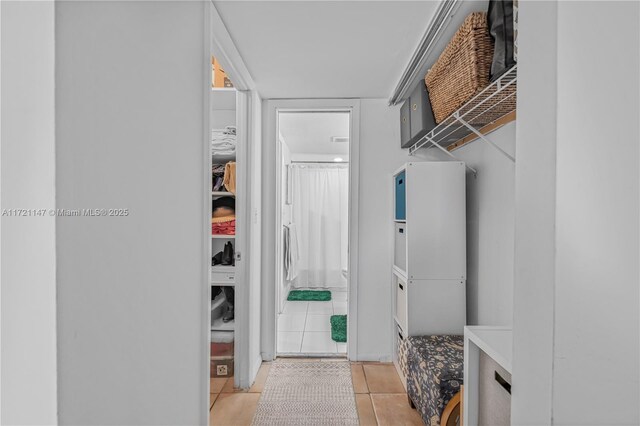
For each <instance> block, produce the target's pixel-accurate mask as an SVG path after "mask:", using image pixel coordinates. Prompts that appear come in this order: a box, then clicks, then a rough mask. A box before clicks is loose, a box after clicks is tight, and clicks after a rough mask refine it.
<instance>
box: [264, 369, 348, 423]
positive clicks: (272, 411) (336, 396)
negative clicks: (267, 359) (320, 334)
mask: <svg viewBox="0 0 640 426" xmlns="http://www.w3.org/2000/svg"><path fill="white" fill-rule="evenodd" d="M253 425H254V426H272V425H292V426H294V425H295V426H300V425H314V426H315V425H319V426H320V425H326V426H333V425H358V412H357V410H356V403H355V395H354V393H353V385H352V383H351V365H350V364H349V362H348V361H304V360H286V359H280V360H277V361H275V362H273V364H271V368H270V369H269V376H268V377H267V381H266V383H265V386H264V390H263V391H262V395H261V396H260V401H259V402H258V408H257V409H256V414H255V416H254V418H253Z"/></svg>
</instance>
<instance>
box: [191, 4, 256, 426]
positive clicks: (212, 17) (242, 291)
mask: <svg viewBox="0 0 640 426" xmlns="http://www.w3.org/2000/svg"><path fill="white" fill-rule="evenodd" d="M203 54H204V55H203V56H204V61H203V62H204V63H203V91H204V93H205V96H204V114H205V115H204V123H205V129H204V135H205V138H204V140H203V161H204V163H205V167H204V169H205V170H204V179H206V181H207V182H208V185H205V191H204V194H203V200H204V205H203V209H204V218H205V220H204V223H203V244H204V245H205V249H204V253H205V258H204V259H203V265H202V272H203V281H204V285H203V298H202V299H203V301H202V303H203V305H202V318H201V321H202V335H203V349H202V353H203V359H202V364H201V375H202V377H203V379H205V380H203V383H202V386H201V391H202V392H201V397H202V398H203V400H202V402H203V406H204V407H206V409H207V411H206V415H204V416H203V419H205V420H206V421H205V422H203V424H208V423H209V392H210V389H209V388H210V381H209V374H210V371H209V370H210V339H211V334H210V328H211V304H210V303H211V302H210V300H211V236H210V235H211V221H210V217H211V184H212V182H211V152H210V140H211V128H210V127H211V126H210V117H209V115H210V113H211V109H210V108H211V107H210V95H211V55H212V54H215V56H216V58H217V59H218V61H219V62H220V64H221V65H222V66H223V67H224V69H225V72H226V74H227V75H228V76H229V78H230V79H231V81H233V83H234V85H235V89H236V90H237V92H236V127H237V129H238V140H237V150H236V161H237V162H238V167H237V169H236V187H237V189H238V196H236V203H237V216H236V225H237V227H238V232H237V234H236V240H235V241H236V253H237V254H239V255H241V258H240V259H239V258H238V256H237V255H236V273H235V276H236V283H242V284H243V285H236V286H235V287H234V288H235V305H236V310H235V315H236V319H235V332H236V334H235V346H236V347H235V349H234V352H235V353H234V385H235V386H236V387H240V388H243V389H246V388H248V387H249V386H250V385H251V384H252V383H253V382H254V379H255V377H256V375H257V372H258V368H259V367H260V363H261V361H262V360H261V359H259V356H258V355H256V357H252V353H251V352H252V351H253V347H254V346H256V345H255V344H254V342H255V341H256V336H255V331H256V329H259V326H257V325H255V323H256V322H257V321H256V317H257V320H258V321H259V313H258V312H255V311H256V310H255V309H251V306H252V303H251V301H252V300H253V299H258V298H259V296H257V295H255V293H259V291H260V289H259V288H255V287H256V286H255V285H253V284H254V283H256V282H257V283H259V282H260V281H259V280H260V277H259V276H258V274H257V273H255V268H253V265H254V263H255V262H256V258H258V259H259V257H260V250H255V247H254V246H255V245H256V244H254V243H255V242H256V239H257V241H259V239H260V228H259V227H257V226H256V223H257V222H258V218H259V207H260V206H259V205H258V206H257V205H255V202H254V198H255V197H254V196H253V195H252V194H253V193H254V192H255V191H256V190H258V188H255V183H254V180H255V173H260V171H259V170H257V172H256V170H254V169H253V168H252V167H250V165H251V164H252V163H255V161H256V158H255V155H256V151H259V150H258V149H256V147H257V146H258V145H259V144H260V140H259V139H260V136H261V131H260V120H261V116H260V115H261V114H260V112H259V111H260V106H261V102H262V100H261V99H260V96H259V95H258V93H257V91H256V89H255V83H254V81H253V79H252V77H251V75H250V73H249V71H248V69H247V67H246V65H245V63H244V61H243V59H242V57H241V56H240V53H239V52H238V50H237V48H236V46H235V44H234V43H233V40H232V39H231V36H230V35H229V32H228V31H227V29H226V27H225V25H224V22H223V21H222V17H221V16H220V14H219V13H218V10H217V9H216V7H215V5H214V4H213V2H212V1H207V2H205V13H204V52H203ZM258 155H259V152H258ZM258 196H259V190H258ZM254 218H255V219H254ZM252 247H254V250H252V249H251V248H252ZM258 247H260V245H259V244H258ZM257 340H259V336H257ZM255 352H256V354H257V353H258V350H257V349H256V350H255Z"/></svg>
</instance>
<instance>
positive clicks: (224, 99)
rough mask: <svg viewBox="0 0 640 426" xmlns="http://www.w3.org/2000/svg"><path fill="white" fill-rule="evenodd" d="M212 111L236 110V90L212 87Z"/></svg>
mask: <svg viewBox="0 0 640 426" xmlns="http://www.w3.org/2000/svg"><path fill="white" fill-rule="evenodd" d="M211 109H212V110H235V109H236V89H234V88H233V87H212V88H211Z"/></svg>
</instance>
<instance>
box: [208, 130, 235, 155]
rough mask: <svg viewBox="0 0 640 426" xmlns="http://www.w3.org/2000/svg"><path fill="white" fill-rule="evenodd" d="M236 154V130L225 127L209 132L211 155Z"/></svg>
mask: <svg viewBox="0 0 640 426" xmlns="http://www.w3.org/2000/svg"><path fill="white" fill-rule="evenodd" d="M235 152H236V128H235V126H227V127H225V128H224V129H212V130H211V154H212V155H233V154H235Z"/></svg>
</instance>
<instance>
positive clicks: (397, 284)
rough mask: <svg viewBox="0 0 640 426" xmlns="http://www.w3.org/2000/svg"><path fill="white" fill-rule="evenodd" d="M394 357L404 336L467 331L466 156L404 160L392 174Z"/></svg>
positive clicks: (398, 354) (400, 367) (402, 371)
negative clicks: (460, 158)
mask: <svg viewBox="0 0 640 426" xmlns="http://www.w3.org/2000/svg"><path fill="white" fill-rule="evenodd" d="M393 187H394V223H393V228H394V256H393V277H392V287H393V292H392V294H393V306H394V322H395V328H396V331H397V334H396V340H395V343H396V348H395V349H396V350H395V351H394V361H395V362H396V366H397V367H398V370H399V373H400V374H401V375H402V376H403V377H404V376H406V371H405V369H406V366H405V365H404V362H403V359H402V357H403V355H402V353H401V351H402V348H401V346H402V340H404V339H405V338H406V337H408V336H419V335H433V334H463V329H464V326H465V323H466V289H465V288H466V279H467V265H466V263H467V260H466V250H467V249H466V196H465V165H464V163H462V162H457V161H455V162H453V161H448V162H435V161H434V162H421V163H407V164H405V165H403V166H402V167H401V168H400V169H399V170H397V171H396V173H395V174H394V176H393Z"/></svg>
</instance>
